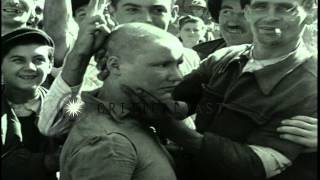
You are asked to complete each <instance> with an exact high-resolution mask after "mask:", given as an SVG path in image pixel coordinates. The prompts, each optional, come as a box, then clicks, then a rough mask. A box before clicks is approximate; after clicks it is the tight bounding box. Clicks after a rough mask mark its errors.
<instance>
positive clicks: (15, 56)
mask: <svg viewBox="0 0 320 180" xmlns="http://www.w3.org/2000/svg"><path fill="white" fill-rule="evenodd" d="M12 58H24V57H23V56H19V55H13V56H10V57H9V59H12Z"/></svg>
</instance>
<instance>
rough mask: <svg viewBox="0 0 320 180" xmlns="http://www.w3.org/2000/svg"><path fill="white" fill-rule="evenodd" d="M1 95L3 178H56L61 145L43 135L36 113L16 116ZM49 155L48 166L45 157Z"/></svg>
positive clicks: (44, 179)
mask: <svg viewBox="0 0 320 180" xmlns="http://www.w3.org/2000/svg"><path fill="white" fill-rule="evenodd" d="M40 92H41V96H40V98H41V99H43V98H44V96H45V94H46V90H45V89H44V88H40ZM1 96H2V98H1V145H2V146H1V177H2V179H5V180H24V179H25V180H56V179H57V178H56V171H57V170H58V153H57V151H58V149H59V148H58V146H57V145H56V144H55V142H54V141H53V139H49V138H47V137H45V136H43V135H42V134H40V132H39V130H38V129H37V126H36V123H37V120H38V117H37V115H36V114H35V113H33V114H32V115H31V116H28V117H17V116H16V114H15V112H14V111H13V109H12V108H11V107H10V105H9V104H8V100H7V98H6V95H5V92H4V91H2V95H1ZM55 153H57V154H55ZM49 154H50V156H47V159H46V162H47V166H45V165H44V161H45V156H46V155H49ZM48 157H50V158H48Z"/></svg>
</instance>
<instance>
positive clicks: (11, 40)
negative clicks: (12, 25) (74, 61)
mask: <svg viewBox="0 0 320 180" xmlns="http://www.w3.org/2000/svg"><path fill="white" fill-rule="evenodd" d="M33 43H36V44H43V45H47V46H50V47H53V48H54V42H53V40H52V39H51V37H50V36H49V35H47V34H46V33H45V32H44V31H42V30H39V29H34V28H18V29H16V30H14V31H12V32H10V33H7V34H5V35H3V36H1V46H2V47H1V61H2V59H3V57H4V56H5V55H6V54H7V53H8V52H9V51H10V50H11V49H12V48H14V47H15V46H19V45H25V44H33Z"/></svg>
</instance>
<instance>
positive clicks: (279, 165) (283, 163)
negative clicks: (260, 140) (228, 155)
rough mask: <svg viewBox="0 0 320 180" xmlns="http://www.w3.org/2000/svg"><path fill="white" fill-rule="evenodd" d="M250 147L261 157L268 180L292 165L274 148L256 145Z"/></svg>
mask: <svg viewBox="0 0 320 180" xmlns="http://www.w3.org/2000/svg"><path fill="white" fill-rule="evenodd" d="M249 147H250V148H251V149H252V150H253V151H254V152H255V153H256V154H257V155H258V156H259V158H260V160H261V162H262V164H263V167H264V170H265V172H266V177H267V178H271V177H273V176H275V175H278V174H280V173H281V172H282V171H284V170H285V169H286V168H287V167H289V166H291V165H292V162H291V161H290V160H289V159H288V158H287V157H285V156H284V155H283V154H281V153H280V152H278V151H276V150H274V149H272V148H268V147H262V146H256V145H249Z"/></svg>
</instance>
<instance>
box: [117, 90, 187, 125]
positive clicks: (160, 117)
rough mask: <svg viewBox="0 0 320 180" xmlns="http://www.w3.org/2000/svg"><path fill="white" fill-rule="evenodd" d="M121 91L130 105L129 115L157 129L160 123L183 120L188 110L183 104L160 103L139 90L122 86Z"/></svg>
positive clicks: (168, 101) (147, 93)
mask: <svg viewBox="0 0 320 180" xmlns="http://www.w3.org/2000/svg"><path fill="white" fill-rule="evenodd" d="M121 90H122V91H123V92H124V93H125V94H126V95H127V96H128V98H129V99H130V102H131V103H132V106H131V107H130V111H131V114H132V115H133V116H135V117H137V118H139V119H143V120H145V121H146V122H148V123H149V124H150V125H152V126H154V127H158V126H159V125H160V123H161V122H165V121H169V120H178V119H184V118H185V117H186V114H187V111H188V109H187V105H186V104H185V103H183V102H177V101H173V100H166V101H165V102H162V101H160V100H159V99H158V98H156V97H155V96H153V95H152V94H151V93H149V92H147V91H146V90H144V89H141V88H138V89H136V90H133V89H132V88H130V87H128V86H125V85H122V86H121Z"/></svg>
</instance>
